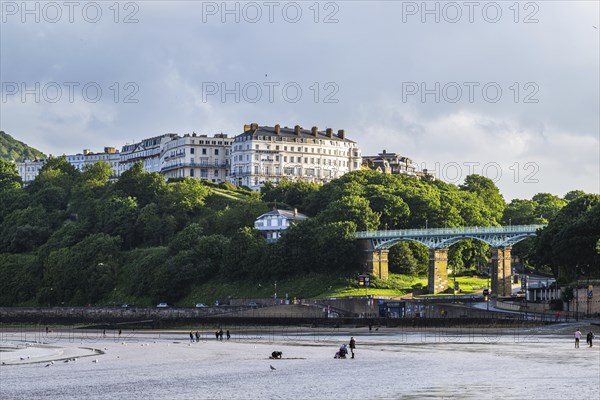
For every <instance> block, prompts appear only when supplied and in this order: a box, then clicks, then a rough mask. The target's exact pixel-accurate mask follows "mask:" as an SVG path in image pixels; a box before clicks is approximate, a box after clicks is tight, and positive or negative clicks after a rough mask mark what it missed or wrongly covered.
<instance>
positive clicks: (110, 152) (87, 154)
mask: <svg viewBox="0 0 600 400" xmlns="http://www.w3.org/2000/svg"><path fill="white" fill-rule="evenodd" d="M65 158H66V160H67V161H68V162H69V163H70V164H71V165H72V166H74V167H75V168H77V169H78V170H79V171H83V168H84V167H85V166H86V165H88V164H95V163H97V162H98V161H105V162H107V163H108V164H109V165H110V169H111V170H112V174H111V175H112V176H113V177H118V176H119V175H120V169H119V165H120V161H121V156H120V154H119V150H117V149H115V148H114V147H105V148H104V152H103V153H92V151H91V150H89V149H84V150H83V153H80V154H73V155H67V156H65Z"/></svg>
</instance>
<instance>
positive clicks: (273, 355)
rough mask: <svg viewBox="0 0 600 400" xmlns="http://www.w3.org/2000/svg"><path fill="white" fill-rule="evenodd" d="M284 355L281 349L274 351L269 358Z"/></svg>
mask: <svg viewBox="0 0 600 400" xmlns="http://www.w3.org/2000/svg"><path fill="white" fill-rule="evenodd" d="M282 355H283V353H282V352H281V351H274V352H272V353H271V357H269V358H270V359H276V358H281V356H282Z"/></svg>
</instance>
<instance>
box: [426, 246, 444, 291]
mask: <svg viewBox="0 0 600 400" xmlns="http://www.w3.org/2000/svg"><path fill="white" fill-rule="evenodd" d="M447 287H448V249H430V250H429V270H428V271H427V292H428V293H430V294H435V293H439V292H443V291H444V290H446V288H447Z"/></svg>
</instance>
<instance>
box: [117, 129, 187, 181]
mask: <svg viewBox="0 0 600 400" xmlns="http://www.w3.org/2000/svg"><path fill="white" fill-rule="evenodd" d="M177 137H179V135H177V134H176V133H167V134H164V135H160V136H154V137H151V138H148V139H144V140H142V141H141V142H137V143H133V144H126V145H125V146H123V148H122V149H121V158H120V162H119V163H120V164H119V170H120V172H119V175H121V174H122V173H123V172H125V171H127V170H128V169H129V168H131V167H132V166H133V164H135V163H137V162H141V163H142V164H143V166H144V171H145V172H160V169H161V165H160V163H161V160H160V155H161V151H162V148H163V147H164V145H165V143H167V142H169V141H171V140H172V139H173V138H177Z"/></svg>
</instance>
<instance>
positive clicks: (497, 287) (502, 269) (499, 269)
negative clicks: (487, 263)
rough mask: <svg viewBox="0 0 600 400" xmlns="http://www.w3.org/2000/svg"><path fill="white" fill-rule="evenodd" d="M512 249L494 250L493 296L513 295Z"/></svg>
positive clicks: (496, 248)
mask: <svg viewBox="0 0 600 400" xmlns="http://www.w3.org/2000/svg"><path fill="white" fill-rule="evenodd" d="M510 251H511V248H510V247H494V248H492V270H491V271H490V274H491V276H492V296H510V295H511V294H512V266H511V262H510V257H511V256H510Z"/></svg>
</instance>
